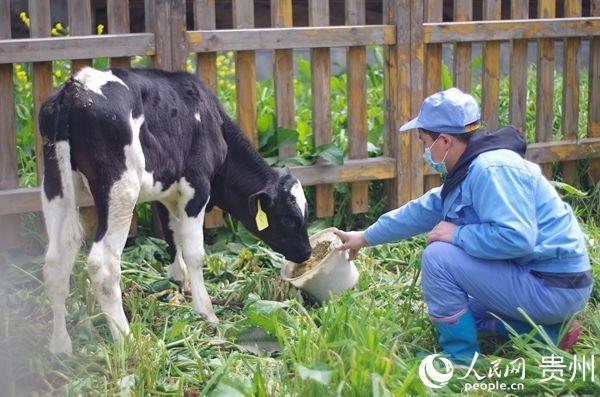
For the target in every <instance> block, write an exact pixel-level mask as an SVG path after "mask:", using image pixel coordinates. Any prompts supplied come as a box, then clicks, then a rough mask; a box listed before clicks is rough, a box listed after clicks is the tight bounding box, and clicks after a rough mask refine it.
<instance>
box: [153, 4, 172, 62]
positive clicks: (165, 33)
mask: <svg viewBox="0 0 600 397" xmlns="http://www.w3.org/2000/svg"><path fill="white" fill-rule="evenodd" d="M169 11H170V3H169V0H156V3H154V21H153V23H152V26H153V32H154V34H153V35H151V36H153V39H154V40H153V41H154V42H155V43H156V53H155V54H153V55H154V56H153V57H152V65H153V66H154V67H155V68H161V69H167V70H170V69H171V65H172V63H173V62H172V59H171V28H170V21H169Z"/></svg>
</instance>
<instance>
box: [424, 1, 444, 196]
mask: <svg viewBox="0 0 600 397" xmlns="http://www.w3.org/2000/svg"><path fill="white" fill-rule="evenodd" d="M424 11H425V22H442V20H443V14H444V7H443V4H442V2H441V1H437V0H426V1H425V10H424ZM425 76H427V77H426V86H425V95H426V96H429V95H431V94H434V93H436V92H438V91H439V90H440V89H441V88H442V44H427V45H426V46H425ZM441 183H442V182H441V179H440V176H439V175H426V176H425V180H424V184H425V190H426V191H427V190H429V189H433V188H434V187H436V186H439V185H440V184H441Z"/></svg>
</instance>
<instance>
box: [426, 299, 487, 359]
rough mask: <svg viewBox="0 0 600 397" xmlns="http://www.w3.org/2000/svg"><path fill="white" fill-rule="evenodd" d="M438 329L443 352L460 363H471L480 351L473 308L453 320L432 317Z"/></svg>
mask: <svg viewBox="0 0 600 397" xmlns="http://www.w3.org/2000/svg"><path fill="white" fill-rule="evenodd" d="M432 322H433V325H434V326H435V328H436V329H437V330H438V333H439V335H440V336H439V342H440V347H441V348H442V354H444V355H446V356H447V357H448V358H450V360H452V362H454V363H455V364H459V365H467V366H468V365H470V364H471V362H472V361H473V356H474V355H475V353H476V352H477V353H479V345H478V343H477V326H476V325H475V318H474V317H473V313H472V312H471V310H467V311H465V312H464V313H463V314H461V315H460V316H459V317H458V318H456V319H452V322H450V321H446V320H444V319H432Z"/></svg>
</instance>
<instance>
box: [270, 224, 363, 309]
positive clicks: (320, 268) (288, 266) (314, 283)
mask: <svg viewBox="0 0 600 397" xmlns="http://www.w3.org/2000/svg"><path fill="white" fill-rule="evenodd" d="M334 230H335V228H333V227H330V228H328V229H324V230H321V231H320V232H318V233H316V234H314V235H313V236H312V237H310V245H311V246H312V247H314V246H315V245H317V244H318V243H319V242H321V241H323V240H329V241H331V242H332V243H331V244H332V245H333V249H331V248H330V251H329V252H328V253H327V255H326V256H325V258H323V260H321V262H319V263H318V264H316V265H315V266H314V267H313V268H312V269H309V270H307V271H306V272H305V273H303V274H301V275H300V276H298V277H295V278H292V272H293V270H294V268H295V267H296V266H298V264H297V263H294V262H291V261H287V262H286V263H285V264H284V265H283V266H282V267H281V278H282V279H283V280H286V281H289V282H290V283H292V285H293V286H294V287H296V288H300V289H302V290H304V291H306V292H308V293H309V294H310V295H311V296H312V297H313V298H315V299H316V300H317V301H319V302H324V301H327V300H329V299H330V297H331V296H337V295H339V294H340V293H341V292H342V291H345V290H347V289H350V288H352V287H354V286H355V285H356V282H357V281H358V270H357V269H356V266H355V265H354V262H353V261H350V260H348V253H347V252H346V251H339V250H338V249H337V248H338V247H340V246H341V245H342V241H341V240H340V238H339V237H338V236H336V235H335V234H334V233H333V231H334Z"/></svg>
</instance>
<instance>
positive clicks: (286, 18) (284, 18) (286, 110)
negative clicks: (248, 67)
mask: <svg viewBox="0 0 600 397" xmlns="http://www.w3.org/2000/svg"><path fill="white" fill-rule="evenodd" d="M271 25H272V26H273V27H275V28H284V27H286V28H287V27H291V26H292V1H291V0H271ZM293 81H294V53H293V51H292V50H290V49H286V50H275V51H274V53H273V84H274V86H275V112H276V119H277V126H278V127H284V128H291V129H294V128H295V126H296V122H295V120H294V111H295V110H294V86H293ZM295 155H296V145H295V143H294V144H293V145H288V146H285V147H280V148H279V157H293V156H295Z"/></svg>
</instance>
